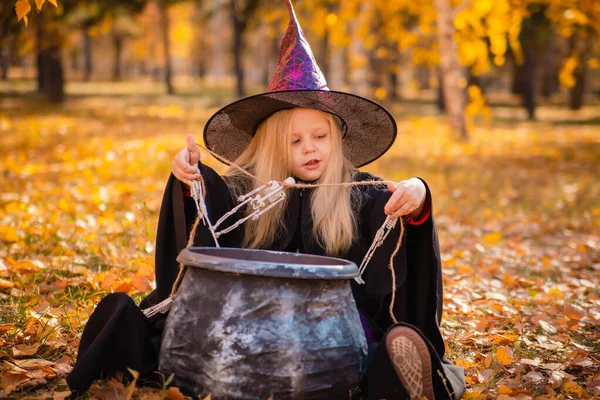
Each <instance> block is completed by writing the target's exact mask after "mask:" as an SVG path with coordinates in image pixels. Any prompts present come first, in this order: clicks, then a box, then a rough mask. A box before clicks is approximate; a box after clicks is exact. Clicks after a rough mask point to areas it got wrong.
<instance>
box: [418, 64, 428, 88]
mask: <svg viewBox="0 0 600 400" xmlns="http://www.w3.org/2000/svg"><path fill="white" fill-rule="evenodd" d="M415 72H416V74H417V81H418V82H419V88H420V89H429V66H427V65H424V64H420V65H418V66H417V67H416V70H415Z"/></svg>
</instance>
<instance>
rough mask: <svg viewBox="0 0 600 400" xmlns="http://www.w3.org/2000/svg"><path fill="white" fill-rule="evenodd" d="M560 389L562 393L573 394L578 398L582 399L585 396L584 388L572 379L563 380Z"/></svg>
mask: <svg viewBox="0 0 600 400" xmlns="http://www.w3.org/2000/svg"><path fill="white" fill-rule="evenodd" d="M560 391H561V393H563V394H571V395H575V396H577V398H578V399H583V398H586V397H587V392H586V390H585V389H584V388H582V387H581V386H579V385H578V384H577V383H575V382H573V381H568V382H565V383H564V385H562V387H561V388H560Z"/></svg>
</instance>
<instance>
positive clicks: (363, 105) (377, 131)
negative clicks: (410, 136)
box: [204, 0, 397, 167]
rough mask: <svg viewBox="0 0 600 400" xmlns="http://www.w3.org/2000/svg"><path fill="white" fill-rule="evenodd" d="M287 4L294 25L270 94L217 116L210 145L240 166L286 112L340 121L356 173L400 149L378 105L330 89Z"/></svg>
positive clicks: (208, 130) (207, 130) (208, 134)
mask: <svg viewBox="0 0 600 400" xmlns="http://www.w3.org/2000/svg"><path fill="white" fill-rule="evenodd" d="M285 2H286V4H287V7H288V10H289V14H290V23H289V25H288V28H287V30H286V32H285V36H284V38H283V40H282V42H281V49H280V52H279V60H278V64H277V71H276V72H275V74H274V76H273V78H272V79H271V82H270V84H269V89H268V92H266V93H261V94H258V95H254V96H250V97H246V98H243V99H241V100H238V101H236V102H233V103H231V104H228V105H226V106H225V107H223V108H221V109H220V110H219V111H217V112H216V113H215V114H214V115H213V116H212V117H211V118H210V119H209V120H208V122H207V123H206V125H205V127H204V143H205V144H206V145H207V146H208V147H209V148H210V149H211V150H212V151H214V152H216V153H217V154H218V155H220V156H221V157H223V158H225V159H226V160H230V161H235V160H236V159H237V157H238V156H239V155H240V154H241V153H242V152H243V151H244V150H245V149H246V148H247V147H248V145H249V144H250V142H251V141H252V137H253V136H254V134H255V133H256V129H257V128H258V126H259V125H260V124H261V123H262V122H263V121H264V120H265V119H267V118H268V117H270V116H271V115H273V114H274V113H276V112H277V111H281V110H288V109H292V108H298V107H300V108H314V109H317V110H321V111H324V112H327V113H330V114H334V115H336V116H337V117H338V118H339V120H340V123H341V128H342V131H343V138H342V147H343V150H344V156H345V157H346V158H347V159H348V160H349V161H350V162H351V163H352V164H353V165H354V166H355V167H360V166H363V165H366V164H368V163H370V162H372V161H374V160H376V159H377V158H379V157H381V156H382V155H383V154H384V153H385V152H386V151H387V150H388V149H389V148H390V147H391V146H392V144H393V143H394V140H395V139H396V132H397V127H396V121H395V120H394V118H393V117H392V115H391V114H390V113H389V111H388V110H386V109H385V108H384V107H383V106H382V105H380V104H377V103H376V102H374V101H372V100H369V99H367V98H365V97H361V96H357V95H355V94H351V93H345V92H339V91H335V90H330V89H329V88H328V87H327V81H326V80H325V77H324V76H323V73H322V72H321V69H320V68H319V66H318V65H317V62H316V61H315V57H314V56H313V53H312V50H311V48H310V45H309V44H308V41H307V40H306V37H305V36H304V33H303V32H302V28H301V27H300V24H299V23H298V19H297V18H296V13H295V12H294V8H293V6H292V3H291V1H290V0H285Z"/></svg>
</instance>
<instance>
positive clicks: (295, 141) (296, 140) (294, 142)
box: [292, 139, 300, 144]
mask: <svg viewBox="0 0 600 400" xmlns="http://www.w3.org/2000/svg"><path fill="white" fill-rule="evenodd" d="M298 143H300V139H292V144H298Z"/></svg>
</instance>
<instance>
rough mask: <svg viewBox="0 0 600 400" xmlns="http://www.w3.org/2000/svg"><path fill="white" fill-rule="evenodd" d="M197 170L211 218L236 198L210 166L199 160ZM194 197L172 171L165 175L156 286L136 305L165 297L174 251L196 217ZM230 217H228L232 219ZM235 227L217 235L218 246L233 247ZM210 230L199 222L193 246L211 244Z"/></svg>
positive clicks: (185, 238) (236, 234) (183, 242)
mask: <svg viewBox="0 0 600 400" xmlns="http://www.w3.org/2000/svg"><path fill="white" fill-rule="evenodd" d="M198 167H199V168H200V173H201V175H202V178H203V179H204V185H205V188H206V196H205V200H206V208H207V211H208V215H209V217H210V220H211V221H213V222H215V221H217V220H218V219H219V218H221V217H222V216H223V215H224V214H225V213H227V212H228V211H229V210H231V209H232V208H233V207H234V206H235V204H236V201H235V200H234V198H233V196H232V194H231V192H230V191H229V188H228V186H227V184H226V183H225V181H224V180H223V178H221V176H219V174H217V173H216V172H215V171H214V170H213V169H212V168H210V167H208V166H206V165H204V164H202V163H199V164H198ZM196 216H197V210H196V205H195V203H194V200H193V199H192V198H191V197H186V196H185V195H184V190H183V185H182V182H181V181H179V180H178V179H177V178H175V176H174V175H173V174H171V175H170V176H169V180H168V181H167V185H166V187H165V192H164V195H163V199H162V204H161V207H160V213H159V217H158V228H157V232H156V247H155V248H156V254H155V277H156V289H155V290H154V291H153V292H152V293H150V294H149V295H148V297H146V298H145V299H144V300H143V301H142V304H141V305H140V307H141V308H146V307H149V306H151V305H153V304H157V303H159V302H161V301H163V300H164V299H166V298H167V297H168V296H169V294H170V293H171V288H172V286H173V283H174V282H175V278H176V277H177V274H178V272H179V263H178V262H177V260H176V259H177V255H178V254H179V252H180V251H181V250H183V249H184V248H185V247H186V246H187V242H188V237H189V233H190V230H191V228H192V226H193V224H194V222H195V220H196ZM234 218H235V216H234V217H232V219H234ZM236 231H239V229H236V230H234V231H232V232H230V233H227V234H225V235H223V236H221V237H220V238H219V243H220V244H221V245H222V246H228V247H234V246H235V245H236V243H239V236H240V233H239V232H236ZM214 245H215V244H214V240H213V238H212V235H211V234H210V231H209V230H208V228H207V227H206V226H204V225H203V224H202V223H200V224H199V225H198V229H197V230H196V236H195V238H194V246H206V247H212V246H214Z"/></svg>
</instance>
